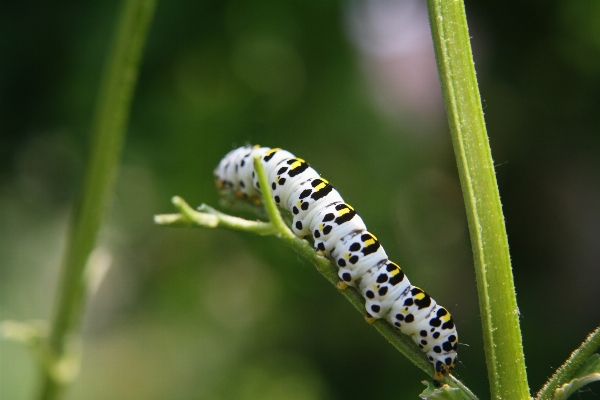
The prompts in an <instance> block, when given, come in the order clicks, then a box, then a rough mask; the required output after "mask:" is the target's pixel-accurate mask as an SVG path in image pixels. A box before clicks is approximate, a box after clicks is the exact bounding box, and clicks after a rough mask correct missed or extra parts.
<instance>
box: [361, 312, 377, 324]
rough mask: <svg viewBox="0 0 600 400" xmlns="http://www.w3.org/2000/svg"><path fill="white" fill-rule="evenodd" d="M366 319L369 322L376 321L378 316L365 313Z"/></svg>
mask: <svg viewBox="0 0 600 400" xmlns="http://www.w3.org/2000/svg"><path fill="white" fill-rule="evenodd" d="M364 318H365V321H367V322H368V323H369V324H372V323H374V322H375V321H377V318H373V317H372V316H370V315H369V314H365V316H364Z"/></svg>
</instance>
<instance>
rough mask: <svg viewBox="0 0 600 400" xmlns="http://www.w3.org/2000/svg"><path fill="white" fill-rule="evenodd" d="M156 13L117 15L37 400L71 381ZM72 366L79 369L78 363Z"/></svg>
mask: <svg viewBox="0 0 600 400" xmlns="http://www.w3.org/2000/svg"><path fill="white" fill-rule="evenodd" d="M154 8H155V0H124V1H123V5H122V8H121V11H120V16H119V22H118V25H117V28H116V31H115V37H114V40H113V43H112V47H111V50H110V54H109V57H108V59H107V64H106V67H105V70H104V74H103V77H102V83H101V86H100V93H99V97H98V103H97V106H96V111H95V116H94V121H93V123H92V129H91V131H92V147H91V154H90V157H89V164H88V165H87V169H86V172H85V177H84V184H83V188H82V191H81V194H80V197H79V199H78V201H77V202H76V204H75V207H74V212H73V215H72V218H71V222H70V227H69V236H68V240H67V247H66V250H65V253H64V256H63V260H62V272H61V274H62V275H61V281H60V283H59V287H58V293H57V300H56V303H55V306H54V310H53V315H52V319H51V323H50V333H49V337H48V340H47V350H48V353H49V354H50V355H51V359H52V360H54V362H53V363H52V364H53V366H54V367H56V368H54V367H53V366H51V367H48V368H44V367H43V374H44V383H43V387H42V391H41V393H40V398H41V399H56V398H58V397H59V396H60V393H61V391H62V389H63V387H64V386H65V385H66V383H68V381H70V380H71V379H72V378H73V377H74V374H72V373H67V372H64V371H63V369H62V368H59V366H61V365H63V364H64V363H63V362H64V360H66V359H71V358H72V357H71V355H72V352H70V349H72V348H73V347H74V345H73V344H74V343H78V340H77V339H76V338H77V337H78V332H79V327H80V325H81V319H82V315H83V311H84V309H85V299H86V295H87V288H86V282H85V279H84V278H83V275H84V268H85V266H86V263H87V260H88V257H89V255H90V253H91V251H92V250H93V248H94V246H95V243H96V237H97V235H98V230H99V228H100V224H101V221H102V218H103V217H104V214H105V211H106V209H107V206H108V204H109V201H110V198H111V195H112V193H113V188H114V181H115V177H116V174H117V169H118V164H119V159H120V156H121V149H122V147H123V142H124V138H125V130H126V129H125V128H126V126H127V120H128V116H129V110H130V105H131V99H132V97H133V89H134V86H135V82H136V80H137V71H138V69H139V64H140V59H141V54H142V48H143V45H144V43H145V40H146V35H147V32H148V27H149V25H150V21H151V19H152V16H153V14H154ZM75 364H77V365H78V361H77V362H76V363H75ZM72 368H76V367H75V366H73V367H72ZM72 368H71V369H72Z"/></svg>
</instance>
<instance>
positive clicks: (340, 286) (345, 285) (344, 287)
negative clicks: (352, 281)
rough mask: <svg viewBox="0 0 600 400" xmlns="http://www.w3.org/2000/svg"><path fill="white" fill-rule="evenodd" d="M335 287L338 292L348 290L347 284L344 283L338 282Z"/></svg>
mask: <svg viewBox="0 0 600 400" xmlns="http://www.w3.org/2000/svg"><path fill="white" fill-rule="evenodd" d="M336 286H337V288H338V290H346V289H348V284H347V283H346V282H344V281H339V282H338V283H337V285H336Z"/></svg>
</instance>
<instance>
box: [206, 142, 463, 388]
mask: <svg viewBox="0 0 600 400" xmlns="http://www.w3.org/2000/svg"><path fill="white" fill-rule="evenodd" d="M255 157H260V161H261V163H262V165H263V167H264V170H265V173H266V176H267V178H268V182H269V184H270V185H271V191H272V196H273V199H274V200H275V202H276V203H277V205H278V206H280V207H282V208H284V209H286V210H288V211H290V212H291V213H292V215H293V222H292V231H293V232H294V234H295V235H296V236H298V237H299V238H303V237H305V236H308V235H312V237H313V239H314V247H315V249H316V250H318V251H321V252H322V253H323V254H325V255H326V256H327V257H328V258H330V259H332V260H333V261H334V262H335V263H336V265H337V266H338V267H339V271H338V276H339V277H340V285H338V287H340V288H345V287H347V286H353V287H356V288H357V289H358V290H359V291H360V292H361V293H362V295H363V297H364V298H365V308H366V310H367V320H368V321H369V320H370V321H375V319H378V318H384V319H387V320H388V321H389V322H390V323H391V324H392V325H394V326H395V327H396V328H398V329H399V330H400V331H401V332H402V333H404V334H407V335H410V336H411V337H412V339H413V340H414V342H415V343H416V344H417V345H418V346H419V347H420V348H421V350H422V351H423V352H425V353H426V354H427V358H428V359H429V361H430V362H431V363H432V364H433V366H434V369H435V375H434V378H435V379H437V380H441V379H442V378H443V377H444V376H445V375H447V374H449V373H450V372H451V371H452V370H453V368H454V366H455V365H456V361H457V355H456V349H457V347H458V336H457V333H456V328H455V326H454V321H453V320H452V317H451V316H450V313H449V312H448V310H446V309H445V308H444V307H442V306H440V305H439V304H437V303H436V301H435V300H434V299H432V298H431V297H430V296H429V295H428V294H427V293H425V292H424V291H423V290H422V289H420V288H418V287H416V286H413V285H411V283H410V282H409V280H408V278H407V277H406V275H405V274H404V272H403V271H402V269H401V268H400V267H399V266H398V264H396V263H394V262H393V261H390V260H389V259H388V257H387V254H386V253H385V250H384V249H383V246H381V244H380V243H379V240H377V238H376V237H375V236H374V235H373V234H371V233H369V232H368V231H367V227H366V225H365V224H364V222H363V220H362V219H361V218H360V216H359V215H358V214H357V213H356V211H354V208H352V207H351V206H350V205H349V204H346V203H345V202H344V200H343V199H342V197H341V196H340V194H339V193H338V191H337V190H335V189H334V188H333V186H332V185H331V184H330V183H329V182H328V181H327V180H325V179H323V178H321V176H320V175H319V174H318V173H317V171H315V170H314V169H313V168H312V167H310V165H309V164H308V163H307V162H306V161H304V160H303V159H301V158H297V157H296V156H294V155H293V154H292V153H290V152H288V151H285V150H282V149H279V148H273V149H271V148H268V147H260V146H245V147H240V148H237V149H235V150H232V151H231V152H229V153H228V154H227V155H226V156H225V157H224V158H223V159H222V160H221V162H220V163H219V165H218V166H217V168H216V169H215V170H214V175H215V180H216V183H217V186H218V187H219V189H220V190H222V191H225V192H231V193H234V194H235V195H236V196H238V197H244V198H246V199H248V200H258V199H260V195H261V190H260V183H259V182H258V175H257V174H256V172H255V171H254V158H255Z"/></svg>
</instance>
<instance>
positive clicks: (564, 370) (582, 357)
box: [536, 326, 600, 400]
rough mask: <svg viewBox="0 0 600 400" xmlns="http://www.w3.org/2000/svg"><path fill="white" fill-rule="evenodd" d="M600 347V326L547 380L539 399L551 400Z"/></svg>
mask: <svg viewBox="0 0 600 400" xmlns="http://www.w3.org/2000/svg"><path fill="white" fill-rule="evenodd" d="M599 348H600V326H599V327H598V328H596V330H595V331H594V332H592V333H590V334H589V336H588V337H587V338H586V339H585V341H584V342H583V343H582V344H581V346H579V347H578V348H577V349H576V350H575V351H574V352H573V353H572V354H571V356H570V357H569V359H568V360H567V361H565V363H564V364H563V365H562V366H561V367H560V368H559V369H557V370H556V372H555V373H554V375H552V377H551V378H550V379H549V380H548V382H546V384H545V385H544V387H543V388H542V389H540V391H539V392H538V394H537V397H536V399H537V400H549V399H552V397H553V396H554V391H555V390H556V389H557V388H558V387H560V386H562V385H564V384H565V383H567V382H569V381H570V380H571V379H572V378H573V375H574V374H575V373H576V372H577V370H578V369H579V367H581V366H582V365H583V363H584V362H586V360H587V359H588V358H590V357H591V355H592V354H594V353H595V352H596V351H598V349H599Z"/></svg>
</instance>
